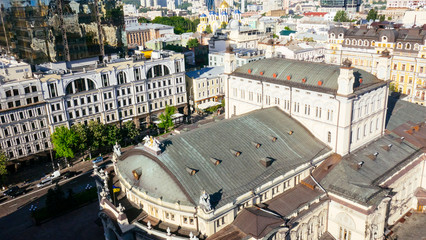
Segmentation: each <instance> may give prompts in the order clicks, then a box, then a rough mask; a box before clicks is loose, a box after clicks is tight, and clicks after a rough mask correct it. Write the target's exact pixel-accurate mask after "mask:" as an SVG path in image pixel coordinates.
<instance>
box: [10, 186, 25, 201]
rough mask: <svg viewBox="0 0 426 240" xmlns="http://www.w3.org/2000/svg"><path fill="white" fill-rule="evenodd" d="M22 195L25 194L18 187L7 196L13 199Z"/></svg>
mask: <svg viewBox="0 0 426 240" xmlns="http://www.w3.org/2000/svg"><path fill="white" fill-rule="evenodd" d="M23 194H25V189H23V188H19V187H18V189H16V190H15V191H13V192H11V193H10V195H9V196H10V197H12V198H15V197H17V196H19V195H23Z"/></svg>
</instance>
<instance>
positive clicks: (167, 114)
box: [158, 105, 176, 131]
mask: <svg viewBox="0 0 426 240" xmlns="http://www.w3.org/2000/svg"><path fill="white" fill-rule="evenodd" d="M175 112H176V108H175V107H174V106H169V105H167V106H166V109H165V110H164V113H162V114H161V115H160V117H159V118H160V123H159V124H158V127H160V128H164V129H165V130H166V131H169V130H170V129H171V128H173V127H174V123H173V119H172V115H173V114H174V113H175Z"/></svg>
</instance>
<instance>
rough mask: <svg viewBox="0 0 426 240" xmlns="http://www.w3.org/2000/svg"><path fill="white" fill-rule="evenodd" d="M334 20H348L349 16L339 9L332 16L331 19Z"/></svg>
mask: <svg viewBox="0 0 426 240" xmlns="http://www.w3.org/2000/svg"><path fill="white" fill-rule="evenodd" d="M333 20H334V21H335V22H349V18H348V15H347V14H346V12H345V11H343V10H340V11H337V13H336V15H335V16H334V19H333Z"/></svg>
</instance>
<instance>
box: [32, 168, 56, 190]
mask: <svg viewBox="0 0 426 240" xmlns="http://www.w3.org/2000/svg"><path fill="white" fill-rule="evenodd" d="M60 176H61V172H60V171H59V170H57V171H54V172H53V173H52V174H50V175H47V176H45V177H43V178H42V179H41V181H40V183H39V184H37V187H39V188H40V187H44V186H46V185H50V184H52V182H53V181H54V180H56V179H58V178H59V177H60Z"/></svg>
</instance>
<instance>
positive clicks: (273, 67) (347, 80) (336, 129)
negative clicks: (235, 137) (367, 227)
mask: <svg viewBox="0 0 426 240" xmlns="http://www.w3.org/2000/svg"><path fill="white" fill-rule="evenodd" d="M272 48H273V46H271V45H270V46H269V49H267V51H266V56H267V58H268V59H264V60H260V61H256V62H252V63H249V64H246V65H244V66H242V67H240V68H238V69H237V70H236V71H235V72H233V73H232V69H231V64H230V63H232V62H234V61H235V59H234V56H233V55H232V54H230V53H227V54H226V56H225V60H224V62H225V63H224V64H225V74H231V73H232V74H231V75H229V77H228V80H227V81H228V82H227V83H226V87H225V89H226V90H225V93H226V99H225V103H226V108H225V113H226V117H227V118H230V117H232V116H238V115H241V114H245V113H247V112H250V111H253V110H255V109H262V108H266V107H273V106H277V107H279V108H280V109H282V110H283V111H284V112H286V113H288V114H290V116H292V117H294V118H295V119H297V120H298V121H300V122H301V123H302V124H303V125H305V126H306V127H307V128H309V129H310V130H311V132H312V133H313V134H314V135H315V136H316V137H317V138H318V139H320V140H321V141H323V142H324V143H327V144H328V145H329V146H330V147H331V148H332V149H333V150H334V151H335V152H337V153H339V154H342V155H345V154H347V153H349V152H351V151H353V150H354V149H357V148H359V147H360V146H362V145H364V144H365V143H367V142H369V141H371V140H373V139H375V138H377V137H380V136H381V135H382V134H383V131H384V121H385V115H386V96H387V94H388V87H387V83H386V82H385V81H382V80H380V79H378V78H376V77H375V76H373V75H372V74H370V73H367V72H365V71H362V70H359V69H354V68H353V67H351V66H350V65H351V64H350V63H347V64H346V66H343V67H341V68H339V67H338V66H333V65H325V64H319V63H312V64H309V65H308V64H306V63H304V62H301V61H294V60H286V59H282V58H269V57H271V56H272V54H271V52H273V50H272ZM268 52H269V53H268ZM228 65H229V66H230V67H226V66H228Z"/></svg>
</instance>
